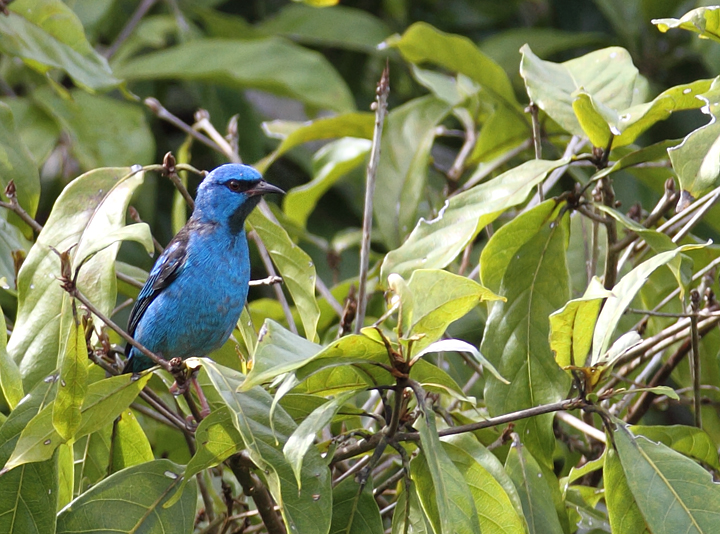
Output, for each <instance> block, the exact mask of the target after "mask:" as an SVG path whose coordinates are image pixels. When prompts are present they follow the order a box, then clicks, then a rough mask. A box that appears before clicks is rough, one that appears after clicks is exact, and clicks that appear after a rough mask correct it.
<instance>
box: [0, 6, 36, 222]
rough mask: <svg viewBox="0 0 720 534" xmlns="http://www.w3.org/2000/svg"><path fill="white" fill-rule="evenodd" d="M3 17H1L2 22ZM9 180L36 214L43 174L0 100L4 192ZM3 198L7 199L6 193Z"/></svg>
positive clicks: (0, 175)
mask: <svg viewBox="0 0 720 534" xmlns="http://www.w3.org/2000/svg"><path fill="white" fill-rule="evenodd" d="M4 18H5V17H0V24H2V22H1V21H2V19H4ZM1 40H2V31H1V30H0V41H1ZM10 180H12V181H13V182H14V183H15V188H16V190H17V200H18V203H19V204H20V206H22V208H23V209H24V210H25V211H27V212H28V214H29V215H30V216H31V217H34V216H35V212H36V211H37V206H38V201H39V200H40V175H39V174H38V170H37V165H35V162H34V161H33V159H32V155H31V154H30V151H29V150H28V149H27V147H26V146H25V144H24V143H23V142H22V140H21V138H20V134H19V132H18V128H17V127H16V125H15V121H14V119H13V113H12V111H10V108H9V107H8V106H7V105H6V104H5V103H3V102H0V187H2V191H3V192H4V191H5V188H6V187H7V185H8V183H9V182H10ZM1 198H3V199H4V198H5V197H4V194H3V196H2V197H1Z"/></svg>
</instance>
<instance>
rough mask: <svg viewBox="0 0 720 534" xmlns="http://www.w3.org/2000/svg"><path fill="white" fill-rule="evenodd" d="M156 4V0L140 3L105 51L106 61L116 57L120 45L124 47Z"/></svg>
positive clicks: (146, 0)
mask: <svg viewBox="0 0 720 534" xmlns="http://www.w3.org/2000/svg"><path fill="white" fill-rule="evenodd" d="M155 2H156V0H142V2H140V5H139V6H138V7H137V9H136V10H135V12H134V13H133V14H132V17H130V20H129V21H128V22H127V24H126V25H125V27H124V28H123V29H122V30H120V34H119V35H118V36H117V38H116V39H115V42H113V44H111V45H110V46H109V47H108V49H107V50H105V53H104V54H103V55H104V56H105V58H106V59H110V58H111V57H113V56H114V55H115V52H117V51H118V48H120V45H122V44H123V43H124V42H125V41H126V40H127V38H128V37H130V36H131V35H132V32H134V31H135V28H136V27H137V25H138V24H140V21H141V20H142V18H143V17H144V16H145V15H146V14H147V12H148V11H150V8H151V7H152V6H153V5H155Z"/></svg>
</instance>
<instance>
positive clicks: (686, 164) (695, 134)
mask: <svg viewBox="0 0 720 534" xmlns="http://www.w3.org/2000/svg"><path fill="white" fill-rule="evenodd" d="M718 97H720V78H718V79H716V80H714V81H713V84H712V87H711V88H710V90H709V91H708V92H706V93H704V94H702V95H698V96H697V98H698V99H699V101H702V102H704V106H703V107H702V112H703V113H704V114H706V115H710V122H709V123H707V124H706V125H705V126H701V127H700V128H698V129H697V130H694V131H692V132H690V133H689V134H687V135H686V136H685V138H684V139H683V141H682V143H680V144H679V145H678V146H676V147H673V148H669V149H668V154H669V155H670V161H671V162H672V165H673V168H674V169H675V172H676V173H677V175H678V179H679V180H680V186H681V187H682V189H683V190H684V191H687V192H688V193H690V194H691V195H692V196H693V197H695V198H699V197H700V196H702V195H703V194H705V193H707V192H708V191H710V190H711V189H713V188H714V187H716V186H717V185H718V178H719V177H720V163H718V158H720V141H719V139H720V122H719V121H718V116H720V102H718Z"/></svg>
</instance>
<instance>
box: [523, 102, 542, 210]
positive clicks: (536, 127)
mask: <svg viewBox="0 0 720 534" xmlns="http://www.w3.org/2000/svg"><path fill="white" fill-rule="evenodd" d="M525 111H526V112H529V113H530V117H532V136H533V147H534V148H535V159H542V139H541V138H540V117H539V109H538V107H537V105H536V104H535V102H530V105H529V106H528V107H526V108H525ZM537 195H538V200H539V201H540V202H543V201H544V200H545V193H544V192H543V186H542V182H540V183H539V184H538V190H537Z"/></svg>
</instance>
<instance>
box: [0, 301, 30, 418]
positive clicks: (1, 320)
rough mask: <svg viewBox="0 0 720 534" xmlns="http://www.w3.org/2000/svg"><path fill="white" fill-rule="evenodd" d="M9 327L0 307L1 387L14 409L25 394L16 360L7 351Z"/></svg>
mask: <svg viewBox="0 0 720 534" xmlns="http://www.w3.org/2000/svg"><path fill="white" fill-rule="evenodd" d="M6 332H7V327H6V326H5V314H3V311H2V308H0V389H2V394H3V397H4V398H5V402H6V403H7V405H8V406H9V407H10V410H14V409H15V407H16V406H17V405H18V403H19V402H20V400H21V399H22V398H23V397H24V396H25V393H24V390H23V384H22V378H21V377H20V370H19V369H18V366H17V364H16V363H15V361H14V360H13V359H12V358H10V356H9V355H8V352H7V334H6Z"/></svg>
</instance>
